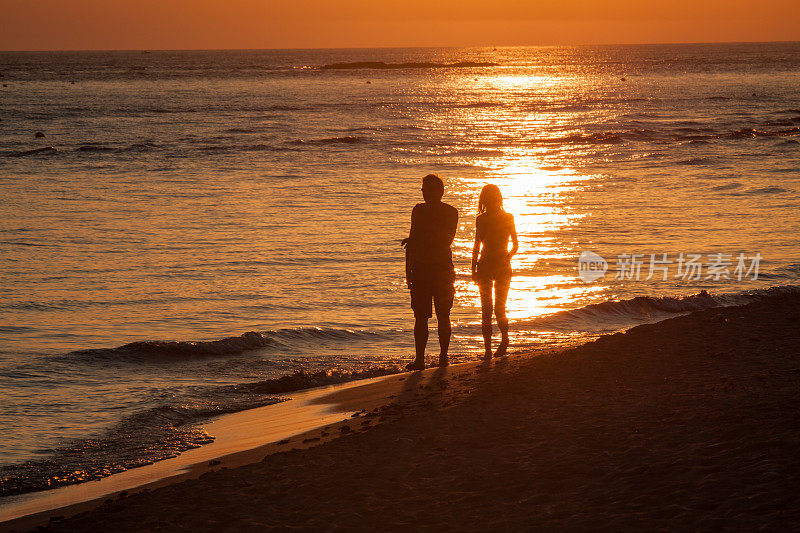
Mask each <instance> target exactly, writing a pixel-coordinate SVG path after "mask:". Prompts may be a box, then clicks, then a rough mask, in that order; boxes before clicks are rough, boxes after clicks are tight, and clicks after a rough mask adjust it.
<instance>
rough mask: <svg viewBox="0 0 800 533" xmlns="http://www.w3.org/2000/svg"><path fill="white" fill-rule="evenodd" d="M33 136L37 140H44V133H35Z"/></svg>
mask: <svg viewBox="0 0 800 533" xmlns="http://www.w3.org/2000/svg"><path fill="white" fill-rule="evenodd" d="M33 136H34V137H36V138H37V139H44V133H42V132H41V131H37V132H36V133H35V134H34V135H33Z"/></svg>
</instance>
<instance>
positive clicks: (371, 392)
mask: <svg viewBox="0 0 800 533" xmlns="http://www.w3.org/2000/svg"><path fill="white" fill-rule="evenodd" d="M478 364H479V363H477V362H466V363H458V364H454V365H451V366H450V367H449V369H448V371H449V372H450V373H453V374H455V375H458V374H460V373H461V372H463V371H464V370H466V369H468V368H472V367H474V366H476V365H478ZM436 372H437V369H436V368H430V369H426V370H424V371H422V372H418V373H409V372H402V373H399V374H390V375H386V376H379V377H374V378H366V379H360V380H354V381H348V382H344V383H337V384H334V385H325V386H321V387H314V388H311V389H305V390H301V391H298V392H296V393H295V392H293V393H288V394H291V398H290V399H289V400H287V401H284V402H279V403H275V404H270V405H265V406H262V407H257V408H254V409H247V410H244V411H238V412H235V413H227V414H224V415H221V416H219V417H216V418H213V419H212V420H210V421H208V422H206V423H204V424H202V427H203V428H205V429H206V431H208V432H209V434H212V435H214V436H215V440H214V442H212V443H209V444H206V445H203V446H200V447H199V448H194V449H191V450H187V451H185V452H183V453H182V454H181V455H179V456H178V457H174V458H170V459H165V460H163V461H157V462H154V463H152V464H150V465H146V466H142V467H137V468H132V469H129V470H126V471H124V472H119V473H117V474H112V475H110V476H107V477H104V478H102V479H99V480H96V481H87V482H83V483H76V484H73V485H67V486H64V487H58V488H55V489H50V490H44V491H36V492H28V493H24V494H19V495H12V496H7V497H5V498H3V500H0V531H17V530H27V529H31V528H33V527H36V526H38V525H42V524H46V523H48V521H49V520H50V518H51V517H52V516H61V517H70V516H73V515H75V514H77V513H81V512H85V511H89V510H92V509H94V508H97V507H99V506H101V505H102V504H103V503H104V502H106V501H108V500H109V499H114V498H118V497H125V496H127V495H131V494H136V493H138V492H147V491H150V490H154V489H157V488H160V487H164V486H167V485H171V484H173V483H178V482H180V481H183V480H186V479H195V478H198V477H200V476H202V475H203V474H205V473H206V472H210V471H213V470H214V469H215V468H217V469H228V468H236V467H240V466H244V465H248V464H252V463H257V462H259V461H261V460H263V459H264V458H265V457H267V456H269V455H272V454H275V453H280V452H283V451H287V450H295V449H305V448H308V447H311V446H314V445H316V444H319V443H321V442H325V441H327V440H332V439H333V438H336V437H337V436H339V435H340V434H343V432H342V431H340V429H341V427H342V426H343V425H346V423H347V422H348V421H349V420H350V419H351V418H353V416H354V415H357V413H359V412H364V411H369V410H373V409H375V408H378V407H381V406H383V405H385V404H386V403H388V401H389V400H390V399H393V398H395V397H397V396H402V395H403V393H402V390H403V382H404V381H405V380H406V379H408V377H409V375H416V374H419V376H418V377H419V378H422V379H423V381H424V380H426V379H429V378H430V376H432V375H433V374H435V373H436Z"/></svg>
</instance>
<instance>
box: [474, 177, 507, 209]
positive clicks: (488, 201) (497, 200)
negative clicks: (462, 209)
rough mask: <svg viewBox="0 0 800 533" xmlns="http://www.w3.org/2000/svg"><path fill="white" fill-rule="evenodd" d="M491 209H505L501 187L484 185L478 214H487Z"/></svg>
mask: <svg viewBox="0 0 800 533" xmlns="http://www.w3.org/2000/svg"><path fill="white" fill-rule="evenodd" d="M490 208H496V209H501V210H502V209H503V195H502V193H500V187H498V186H497V185H495V184H493V183H490V184H488V185H484V186H483V189H481V195H480V196H479V197H478V213H479V214H480V213H485V212H486V211H488V210H489V209H490Z"/></svg>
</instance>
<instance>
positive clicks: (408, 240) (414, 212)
mask: <svg viewBox="0 0 800 533" xmlns="http://www.w3.org/2000/svg"><path fill="white" fill-rule="evenodd" d="M416 219H417V208H416V207H414V209H412V210H411V229H409V230H408V238H406V239H403V244H405V247H406V286H407V287H408V288H409V289H410V288H411V275H412V268H411V264H412V256H411V254H412V253H413V249H414V244H413V243H412V242H411V239H412V237H413V236H414V230H415V227H414V223H415V222H416Z"/></svg>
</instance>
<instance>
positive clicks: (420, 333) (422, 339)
mask: <svg viewBox="0 0 800 533" xmlns="http://www.w3.org/2000/svg"><path fill="white" fill-rule="evenodd" d="M427 344H428V319H427V318H423V317H421V316H418V317H416V318H414V346H415V347H416V349H417V358H416V359H415V360H414V363H413V364H414V365H417V364H422V365H423V366H424V365H425V346H426V345H427Z"/></svg>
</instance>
